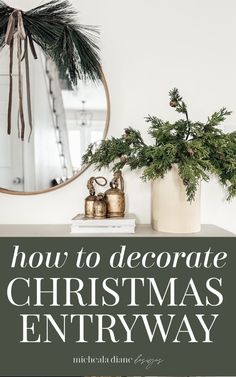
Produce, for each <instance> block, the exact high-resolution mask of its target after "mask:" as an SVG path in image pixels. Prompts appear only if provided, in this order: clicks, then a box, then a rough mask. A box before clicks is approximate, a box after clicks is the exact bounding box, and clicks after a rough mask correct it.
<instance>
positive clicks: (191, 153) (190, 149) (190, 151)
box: [188, 148, 194, 156]
mask: <svg viewBox="0 0 236 377" xmlns="http://www.w3.org/2000/svg"><path fill="white" fill-rule="evenodd" d="M188 153H189V155H190V156H193V155H194V151H193V150H192V148H189V149H188Z"/></svg>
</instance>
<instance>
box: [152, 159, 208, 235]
mask: <svg viewBox="0 0 236 377" xmlns="http://www.w3.org/2000/svg"><path fill="white" fill-rule="evenodd" d="M200 199H201V189H200V184H199V189H198V191H197V193H196V196H195V200H194V201H193V202H192V203H190V202H188V201H187V195H186V191H185V186H184V184H183V182H182V180H181V178H180V177H179V174H178V166H177V165H173V167H172V169H171V170H169V171H168V172H167V174H166V175H165V176H164V178H160V179H157V180H155V181H153V182H152V225H153V228H154V229H155V230H157V231H159V232H166V233H197V232H199V231H200V229H201V202H200Z"/></svg>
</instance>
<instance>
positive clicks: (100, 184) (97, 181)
mask: <svg viewBox="0 0 236 377" xmlns="http://www.w3.org/2000/svg"><path fill="white" fill-rule="evenodd" d="M94 180H95V182H96V183H97V185H99V186H102V187H104V186H106V185H107V179H106V178H105V177H96V178H94ZM99 180H103V181H104V183H101V182H99Z"/></svg>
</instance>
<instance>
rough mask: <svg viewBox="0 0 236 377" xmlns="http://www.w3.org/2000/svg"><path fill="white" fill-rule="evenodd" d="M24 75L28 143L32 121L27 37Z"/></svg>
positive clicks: (26, 40) (26, 41)
mask: <svg viewBox="0 0 236 377" xmlns="http://www.w3.org/2000/svg"><path fill="white" fill-rule="evenodd" d="M24 55H25V73H26V92H27V105H28V120H29V126H30V134H29V138H28V141H30V137H31V134H32V130H33V120H32V108H31V89H30V72H29V54H28V37H26V39H25V53H24Z"/></svg>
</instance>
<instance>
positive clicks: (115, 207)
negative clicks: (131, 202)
mask: <svg viewBox="0 0 236 377" xmlns="http://www.w3.org/2000/svg"><path fill="white" fill-rule="evenodd" d="M110 187H111V188H110V189H109V190H107V191H106V192H105V194H106V201H107V217H124V215H125V194H124V179H123V177H122V173H121V171H120V170H118V171H117V172H115V173H114V177H113V179H112V181H111V183H110Z"/></svg>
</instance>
